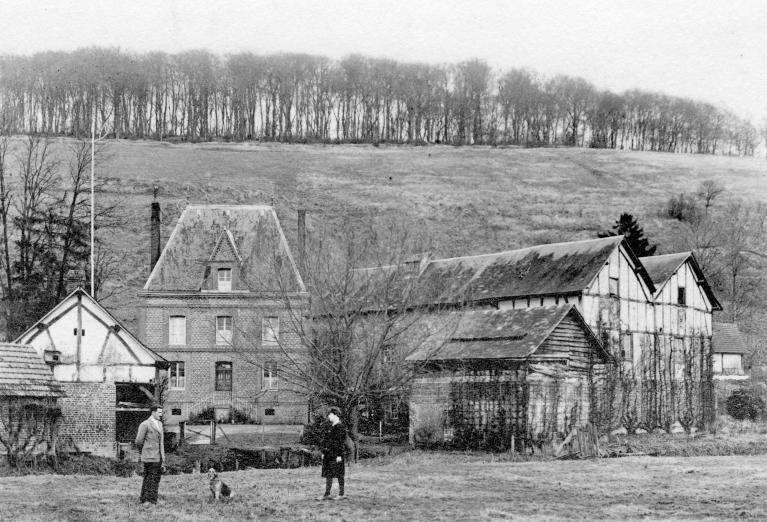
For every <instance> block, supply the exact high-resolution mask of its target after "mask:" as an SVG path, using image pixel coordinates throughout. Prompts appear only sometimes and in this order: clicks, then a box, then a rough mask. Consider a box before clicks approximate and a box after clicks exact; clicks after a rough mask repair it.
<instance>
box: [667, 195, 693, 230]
mask: <svg viewBox="0 0 767 522" xmlns="http://www.w3.org/2000/svg"><path fill="white" fill-rule="evenodd" d="M661 215H662V216H663V217H667V218H670V219H676V220H677V221H686V222H687V223H695V222H696V221H698V219H700V209H699V208H698V205H697V203H696V202H695V199H694V198H693V197H692V196H690V195H689V194H684V193H682V194H679V196H672V197H671V198H670V199H669V200H668V203H667V204H666V208H665V209H663V211H662V212H661Z"/></svg>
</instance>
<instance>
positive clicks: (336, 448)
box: [322, 406, 346, 500]
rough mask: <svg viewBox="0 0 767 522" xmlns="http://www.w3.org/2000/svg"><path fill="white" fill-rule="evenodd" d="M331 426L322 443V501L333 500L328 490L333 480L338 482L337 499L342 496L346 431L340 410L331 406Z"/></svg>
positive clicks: (329, 418)
mask: <svg viewBox="0 0 767 522" xmlns="http://www.w3.org/2000/svg"><path fill="white" fill-rule="evenodd" d="M328 421H329V422H330V424H331V426H330V429H329V430H328V432H327V433H326V434H325V439H324V440H323V442H322V476H323V477H325V496H323V497H322V500H333V497H331V496H330V489H331V488H332V487H333V479H334V478H335V479H337V480H338V499H339V500H342V499H345V498H346V497H345V496H344V472H345V466H344V449H345V448H346V430H345V429H344V426H343V424H341V410H339V409H338V408H336V407H335V406H333V407H332V408H330V410H329V411H328Z"/></svg>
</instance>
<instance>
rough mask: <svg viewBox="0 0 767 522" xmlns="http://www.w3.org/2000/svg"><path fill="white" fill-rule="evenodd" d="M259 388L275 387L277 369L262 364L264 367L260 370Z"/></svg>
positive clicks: (274, 388) (273, 388) (271, 388)
mask: <svg viewBox="0 0 767 522" xmlns="http://www.w3.org/2000/svg"><path fill="white" fill-rule="evenodd" d="M261 389H262V390H276V389H277V370H276V369H275V368H273V367H272V365H267V366H264V368H263V369H262V370H261Z"/></svg>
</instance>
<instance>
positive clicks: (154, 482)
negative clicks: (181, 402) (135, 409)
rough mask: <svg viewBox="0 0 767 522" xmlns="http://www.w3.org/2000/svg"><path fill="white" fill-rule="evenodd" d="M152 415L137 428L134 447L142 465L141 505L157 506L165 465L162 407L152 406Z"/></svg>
mask: <svg viewBox="0 0 767 522" xmlns="http://www.w3.org/2000/svg"><path fill="white" fill-rule="evenodd" d="M151 411H152V413H151V415H150V416H149V418H148V419H147V420H145V421H144V422H142V423H141V424H140V425H139V427H138V433H137V434H136V446H137V447H138V449H139V450H140V451H141V462H143V463H144V481H143V482H142V483H141V503H142V504H143V503H144V502H150V503H152V504H157V490H158V489H159V487H160V477H161V476H162V465H163V464H164V463H165V447H164V445H165V444H164V443H165V441H164V435H163V427H162V422H161V419H162V406H152V410H151Z"/></svg>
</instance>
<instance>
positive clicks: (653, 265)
mask: <svg viewBox="0 0 767 522" xmlns="http://www.w3.org/2000/svg"><path fill="white" fill-rule="evenodd" d="M639 261H641V262H642V264H643V265H644V267H645V269H646V270H647V273H648V274H650V278H651V279H652V282H653V284H654V285H655V295H658V294H660V292H661V290H663V287H664V286H665V285H666V283H667V282H668V280H669V279H670V278H671V276H672V275H674V274H675V273H676V271H677V270H679V267H681V266H682V265H683V264H684V263H685V262H687V261H690V266H692V270H693V272H694V273H695V277H696V279H697V282H698V283H699V284H700V286H701V288H702V289H703V292H704V293H705V294H706V297H707V298H708V300H709V302H711V306H712V308H713V309H714V310H721V309H722V305H721V304H720V303H719V301H718V300H717V298H716V296H715V295H714V291H713V290H712V289H711V286H709V284H708V281H707V280H706V276H705V275H704V274H703V271H702V270H701V269H700V265H698V262H697V261H696V260H695V256H694V255H693V254H692V252H678V253H676V254H664V255H662V256H646V257H640V258H639Z"/></svg>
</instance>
